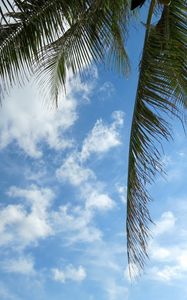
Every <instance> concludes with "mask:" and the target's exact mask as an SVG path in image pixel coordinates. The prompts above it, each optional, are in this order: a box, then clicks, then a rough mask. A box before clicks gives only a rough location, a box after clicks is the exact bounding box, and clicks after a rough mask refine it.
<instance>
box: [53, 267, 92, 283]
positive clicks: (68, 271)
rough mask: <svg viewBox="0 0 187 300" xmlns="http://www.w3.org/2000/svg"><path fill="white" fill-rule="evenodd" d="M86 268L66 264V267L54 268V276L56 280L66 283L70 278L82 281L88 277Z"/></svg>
mask: <svg viewBox="0 0 187 300" xmlns="http://www.w3.org/2000/svg"><path fill="white" fill-rule="evenodd" d="M86 276H87V274H86V270H85V269H84V268H83V267H82V266H79V267H77V268H76V267H74V266H72V265H69V266H66V267H65V268H64V269H58V268H54V269H52V278H53V280H55V281H58V282H61V283H65V282H66V281H68V280H71V281H77V282H81V281H83V280H84V279H86Z"/></svg>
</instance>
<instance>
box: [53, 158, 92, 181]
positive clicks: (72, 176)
mask: <svg viewBox="0 0 187 300" xmlns="http://www.w3.org/2000/svg"><path fill="white" fill-rule="evenodd" d="M56 176H57V178H58V179H59V180H62V181H69V182H70V183H71V184H72V185H75V186H79V185H81V184H82V183H84V182H86V181H87V180H89V179H94V178H95V175H94V173H93V172H92V171H91V170H90V169H88V168H86V167H84V166H83V165H82V164H81V163H80V161H79V154H75V153H72V154H71V155H70V156H69V157H68V158H67V159H66V160H65V161H64V163H63V164H62V166H61V167H60V168H59V169H57V170H56Z"/></svg>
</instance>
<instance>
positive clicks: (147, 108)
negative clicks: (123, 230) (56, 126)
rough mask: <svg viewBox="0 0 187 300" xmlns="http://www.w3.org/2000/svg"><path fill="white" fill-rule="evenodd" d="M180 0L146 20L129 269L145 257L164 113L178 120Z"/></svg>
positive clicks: (185, 11)
mask: <svg viewBox="0 0 187 300" xmlns="http://www.w3.org/2000/svg"><path fill="white" fill-rule="evenodd" d="M154 2H155V1H152V2H151V5H152V7H151V10H152V8H153V7H154V5H155V3H154ZM186 4H187V3H186V1H182V0H180V1H171V5H170V6H168V7H167V6H165V7H164V8H163V13H162V15H161V18H160V21H159V22H158V23H157V24H156V25H155V26H152V25H150V22H148V27H147V34H146V38H145V44H144V50H143V55H142V61H141V66H140V75H139V83H138V88H137V95H136V101H135V107H134V115H133V121H132V128H131V138H130V149H129V171H128V196H127V243H128V245H127V250H128V260H129V263H130V269H131V272H132V271H133V270H132V269H133V267H135V268H138V269H139V270H141V269H142V268H143V267H144V263H145V261H146V257H147V241H148V236H149V225H150V222H151V217H150V214H149V210H148V202H149V201H150V199H151V198H150V195H149V193H148V191H147V185H148V184H149V183H151V182H153V181H154V178H155V175H156V174H157V173H158V172H162V165H161V162H160V156H161V154H160V150H159V144H160V143H161V140H162V138H166V139H169V138H170V136H171V130H170V126H169V124H168V122H167V121H166V119H168V117H166V116H164V114H166V115H167V114H168V113H169V114H170V115H174V116H177V117H179V118H182V116H183V114H182V111H181V108H183V107H184V106H185V105H186V100H187V99H186V97H187V90H186V87H187V85H186V79H187V59H186V49H187V33H186V29H187V28H186V27H187V22H186V21H187V5H186ZM151 14H152V11H151ZM149 21H150V18H149Z"/></svg>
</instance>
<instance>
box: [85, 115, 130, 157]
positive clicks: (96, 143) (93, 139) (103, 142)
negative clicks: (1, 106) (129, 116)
mask: <svg viewBox="0 0 187 300" xmlns="http://www.w3.org/2000/svg"><path fill="white" fill-rule="evenodd" d="M113 118H114V121H113V123H112V124H111V125H106V124H104V122H103V121H102V120H97V122H96V124H95V125H94V127H93V129H92V130H91V132H90V133H89V134H88V136H87V138H86V139H85V140H84V142H83V146H82V151H81V159H82V160H83V161H85V160H86V159H88V158H89V156H90V155H91V154H92V153H96V154H100V153H104V152H107V151H108V150H110V149H111V148H114V147H116V146H119V145H120V144H121V140H120V134H119V128H120V127H121V126H122V125H123V119H124V114H123V113H122V112H121V111H116V112H114V113H113Z"/></svg>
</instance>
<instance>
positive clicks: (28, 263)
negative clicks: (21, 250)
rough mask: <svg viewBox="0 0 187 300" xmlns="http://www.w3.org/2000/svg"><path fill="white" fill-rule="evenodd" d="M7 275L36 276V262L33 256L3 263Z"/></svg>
mask: <svg viewBox="0 0 187 300" xmlns="http://www.w3.org/2000/svg"><path fill="white" fill-rule="evenodd" d="M1 267H2V269H3V271H4V272H6V273H18V274H22V275H34V273H35V270H34V260H33V258H32V257H31V256H19V257H15V258H13V259H6V260H4V261H3V262H2V263H1Z"/></svg>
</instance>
